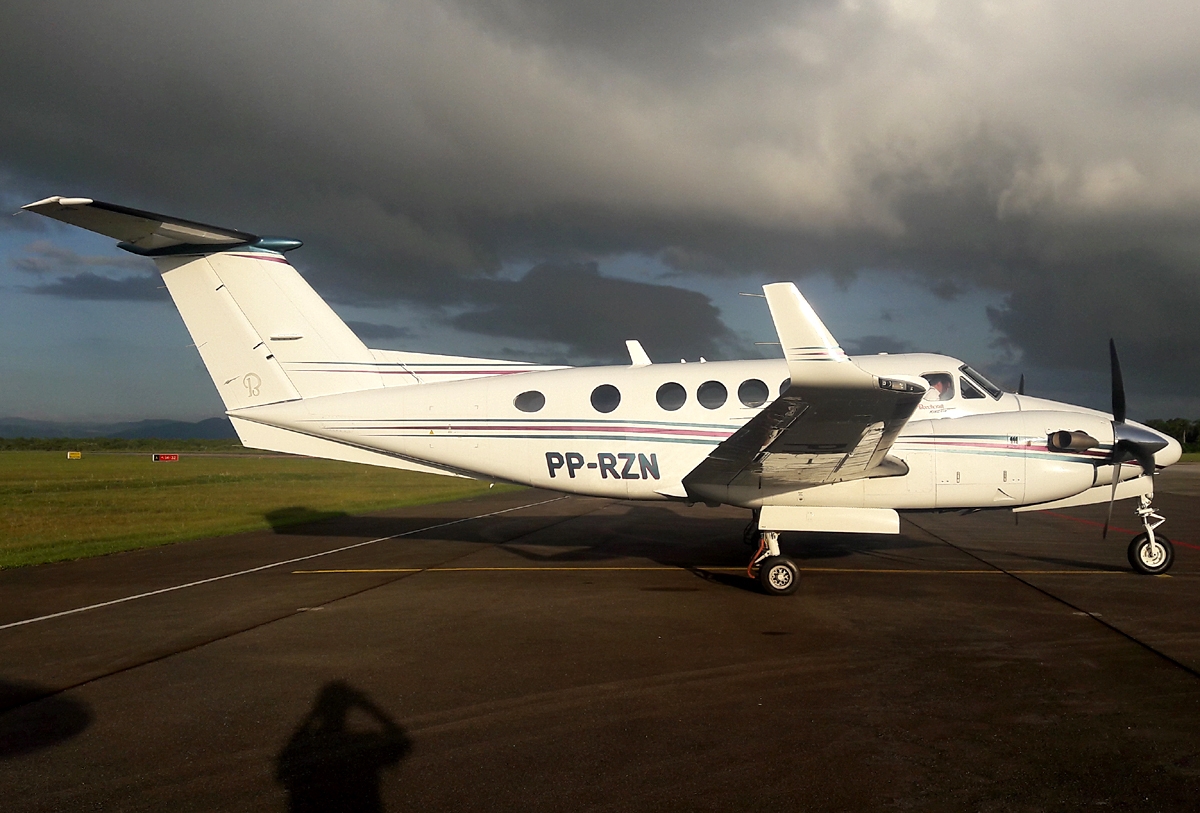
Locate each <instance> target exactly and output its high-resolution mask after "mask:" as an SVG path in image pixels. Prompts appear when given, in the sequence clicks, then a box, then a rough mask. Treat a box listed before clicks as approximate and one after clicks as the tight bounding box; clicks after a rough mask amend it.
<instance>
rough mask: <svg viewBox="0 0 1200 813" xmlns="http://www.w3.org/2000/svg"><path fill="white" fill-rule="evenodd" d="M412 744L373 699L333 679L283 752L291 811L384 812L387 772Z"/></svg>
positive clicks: (280, 762)
mask: <svg viewBox="0 0 1200 813" xmlns="http://www.w3.org/2000/svg"><path fill="white" fill-rule="evenodd" d="M411 748H412V742H411V740H409V738H408V735H407V734H406V733H405V732H404V729H403V728H401V727H400V726H399V725H397V724H396V723H395V722H394V721H393V720H392V719H391V718H390V717H389V716H388V715H387V714H386V713H385V712H384V711H383V710H382V709H380V708H379V707H378V706H376V705H375V704H374V703H372V702H371V700H370V698H368V697H367V696H366V695H365V694H363V693H362V692H360V691H358V690H357V689H354V688H353V687H351V686H350V685H348V684H346V683H344V682H342V681H332V682H330V683H327V684H325V686H323V687H322V688H321V691H320V693H318V695H317V699H316V701H315V702H314V703H313V707H312V710H311V711H309V713H308V715H307V716H306V717H305V718H304V719H303V720H302V721H301V722H300V725H299V726H298V727H297V728H296V731H295V733H294V734H292V736H291V738H290V739H289V740H288V742H287V745H285V746H284V747H283V750H282V751H280V752H279V756H278V758H277V762H276V771H275V778H276V781H278V782H279V784H281V785H283V787H284V788H285V789H286V790H287V794H288V810H289V811H292V813H308V811H347V813H349V811H353V813H375V812H376V811H382V810H383V800H382V798H381V796H380V781H381V779H382V776H381V774H382V772H383V770H384V769H385V768H388V767H390V766H393V765H396V764H397V763H399V762H400V760H402V759H403V758H404V757H405V756H406V755H407V754H408V752H409V750H411Z"/></svg>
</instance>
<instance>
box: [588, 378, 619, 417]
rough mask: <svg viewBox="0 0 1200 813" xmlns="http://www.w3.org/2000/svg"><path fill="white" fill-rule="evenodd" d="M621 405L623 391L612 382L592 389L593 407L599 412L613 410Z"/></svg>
mask: <svg viewBox="0 0 1200 813" xmlns="http://www.w3.org/2000/svg"><path fill="white" fill-rule="evenodd" d="M620 405H621V391H620V390H619V389H617V388H616V387H614V386H613V385H612V384H601V385H600V386H599V387H596V389H594V390H592V408H593V409H595V410H596V411H597V412H612V411H613V410H614V409H616V408H617V407H618V406H620Z"/></svg>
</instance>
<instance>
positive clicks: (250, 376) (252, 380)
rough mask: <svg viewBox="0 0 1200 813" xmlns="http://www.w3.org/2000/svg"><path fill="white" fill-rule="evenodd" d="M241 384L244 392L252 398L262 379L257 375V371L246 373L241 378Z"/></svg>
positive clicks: (259, 387) (260, 386) (256, 392)
mask: <svg viewBox="0 0 1200 813" xmlns="http://www.w3.org/2000/svg"><path fill="white" fill-rule="evenodd" d="M242 384H243V385H244V386H245V387H246V394H247V395H249V396H250V397H251V398H254V397H255V396H257V395H258V391H259V390H260V389H261V388H262V379H261V378H259V377H258V374H257V373H246V375H245V376H244V377H243V378H242Z"/></svg>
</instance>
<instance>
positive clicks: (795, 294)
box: [763, 282, 848, 364]
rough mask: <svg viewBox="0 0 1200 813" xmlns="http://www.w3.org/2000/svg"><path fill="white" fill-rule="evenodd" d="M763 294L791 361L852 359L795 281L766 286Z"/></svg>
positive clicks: (784, 350)
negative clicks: (847, 355)
mask: <svg viewBox="0 0 1200 813" xmlns="http://www.w3.org/2000/svg"><path fill="white" fill-rule="evenodd" d="M763 293H764V294H766V295H767V307H769V308H770V309H771V319H772V320H773V321H774V322H775V331H776V332H777V333H778V334H779V343H780V345H782V347H783V355H784V358H786V359H787V360H788V363H789V364H791V363H792V362H796V361H848V359H847V358H846V353H845V351H844V350H842V348H841V347H840V346H839V345H838V343H837V339H835V338H833V335H832V334H831V333H830V332H829V330H828V329H827V328H826V327H825V325H824V323H823V322H822V321H821V317H819V316H817V313H816V311H814V310H813V309H812V305H809V304H808V300H806V299H805V298H804V297H803V296H801V294H800V291H799V290H798V289H797V288H796V286H795V284H794V283H791V282H774V283H771V284H770V285H764V286H763Z"/></svg>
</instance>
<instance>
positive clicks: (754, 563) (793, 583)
mask: <svg viewBox="0 0 1200 813" xmlns="http://www.w3.org/2000/svg"><path fill="white" fill-rule="evenodd" d="M756 519H757V518H756ZM746 575H747V576H749V577H750V578H752V579H753V578H755V577H757V578H758V583H759V584H760V585H762V589H763V591H764V592H766V594H767V595H769V596H790V595H791V594H792V593H795V592H796V588H797V587H799V586H800V571H799V570H797V569H796V564H795V562H793V561H792V560H791V559H789V558H787V557H786V556H780V555H779V532H778V531H762V532H761V533H760V534H759V541H758V550H757V551H755V553H754V557H753V558H752V559H751V560H750V566H749V567H748V568H746Z"/></svg>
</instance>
